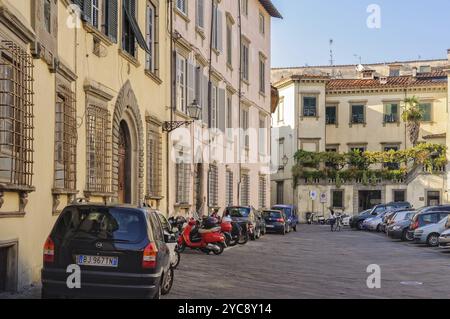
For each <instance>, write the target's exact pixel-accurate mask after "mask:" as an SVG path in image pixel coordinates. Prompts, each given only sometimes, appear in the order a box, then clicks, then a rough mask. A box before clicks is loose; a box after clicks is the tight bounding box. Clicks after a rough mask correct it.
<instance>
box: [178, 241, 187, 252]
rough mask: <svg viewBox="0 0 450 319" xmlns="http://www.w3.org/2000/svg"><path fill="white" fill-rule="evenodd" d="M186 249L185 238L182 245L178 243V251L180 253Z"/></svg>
mask: <svg viewBox="0 0 450 319" xmlns="http://www.w3.org/2000/svg"><path fill="white" fill-rule="evenodd" d="M185 250H186V243H185V242H184V240H183V242H182V243H181V245H177V251H178V252H179V253H183V252H184V251H185Z"/></svg>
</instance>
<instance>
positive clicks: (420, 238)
mask: <svg viewBox="0 0 450 319" xmlns="http://www.w3.org/2000/svg"><path fill="white" fill-rule="evenodd" d="M447 222H448V217H445V218H444V219H442V220H441V221H440V222H439V223H437V224H431V225H427V226H423V227H420V228H418V229H416V230H415V231H414V240H415V241H416V242H417V243H419V244H427V245H428V246H430V247H437V246H439V237H440V236H441V234H442V233H443V232H444V231H445V230H446V229H447Z"/></svg>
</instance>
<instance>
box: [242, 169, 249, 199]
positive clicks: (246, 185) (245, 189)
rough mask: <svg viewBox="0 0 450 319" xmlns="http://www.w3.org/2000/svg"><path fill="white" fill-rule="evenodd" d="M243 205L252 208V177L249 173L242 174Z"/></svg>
mask: <svg viewBox="0 0 450 319" xmlns="http://www.w3.org/2000/svg"><path fill="white" fill-rule="evenodd" d="M241 205H242V206H250V175H249V174H248V173H243V174H242V180H241Z"/></svg>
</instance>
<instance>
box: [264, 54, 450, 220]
mask: <svg viewBox="0 0 450 319" xmlns="http://www.w3.org/2000/svg"><path fill="white" fill-rule="evenodd" d="M447 67H448V61H447V60H433V61H408V62H395V63H384V64H374V65H365V66H353V67H352V69H351V70H350V67H349V66H342V70H341V66H334V67H332V68H331V67H305V68H292V69H276V70H274V71H273V73H274V78H275V80H276V82H275V84H274V85H275V86H276V87H277V88H278V90H279V94H280V102H279V105H278V108H277V111H276V113H275V114H274V116H273V118H272V127H273V129H272V143H273V147H272V152H273V156H274V157H277V158H278V162H279V163H280V166H279V171H278V172H277V173H275V174H273V175H272V176H271V178H272V182H271V183H272V195H271V198H272V203H282V202H286V203H292V202H294V203H295V204H298V205H299V210H300V212H302V213H306V212H314V213H316V214H317V215H322V214H325V215H327V214H328V208H329V207H332V208H334V209H336V210H338V211H345V212H347V213H357V212H360V211H362V210H364V209H367V207H370V206H372V205H374V204H377V203H381V202H390V201H402V200H407V201H409V202H411V203H412V204H413V205H414V206H415V207H421V206H424V205H429V204H436V203H448V202H449V198H448V187H447V173H446V172H445V171H444V170H443V171H442V172H439V173H435V174H429V173H427V172H425V171H422V170H421V169H420V168H416V169H414V171H412V172H410V174H408V176H407V178H406V179H405V180H398V181H395V182H393V181H387V180H383V181H377V183H369V185H368V184H367V183H363V182H362V181H360V182H357V181H356V182H354V183H345V184H344V185H342V186H339V187H337V186H336V181H334V180H329V179H326V180H324V179H320V180H300V181H299V186H298V187H297V188H294V187H293V179H292V171H291V169H292V166H293V165H294V160H293V156H294V154H295V153H296V151H297V150H305V151H310V152H325V151H326V152H340V153H346V152H349V151H351V150H361V151H366V150H367V151H387V150H402V149H406V148H410V147H411V146H412V145H411V142H410V140H409V138H408V135H407V129H406V124H405V123H404V122H403V121H402V119H401V114H402V107H403V104H404V103H403V101H404V100H405V98H407V97H412V96H416V97H418V99H419V101H420V107H421V108H422V110H423V112H424V118H423V121H422V123H421V131H420V137H419V142H430V143H436V144H443V145H450V144H449V143H448V122H449V113H448V79H447V73H446V72H445V68H447ZM289 70H290V71H289ZM283 159H284V161H283ZM311 193H312V194H317V197H315V198H314V196H311ZM313 198H314V199H313Z"/></svg>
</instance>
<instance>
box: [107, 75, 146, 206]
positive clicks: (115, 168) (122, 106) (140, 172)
mask: <svg viewBox="0 0 450 319" xmlns="http://www.w3.org/2000/svg"><path fill="white" fill-rule="evenodd" d="M126 112H128V115H130V116H131V117H132V120H133V121H134V123H133V124H134V125H135V127H136V128H135V129H136V142H137V146H136V148H137V162H136V165H137V167H136V168H137V169H136V170H137V176H136V177H137V184H138V185H137V189H136V191H137V195H136V196H135V199H137V200H138V203H134V204H141V203H143V200H144V125H143V122H142V117H141V112H140V110H139V105H138V103H137V99H136V95H135V94H134V91H133V89H132V87H131V83H130V81H127V82H126V83H125V84H124V86H123V87H122V89H121V90H120V92H119V95H118V96H117V101H116V105H115V108H114V115H113V122H112V190H113V192H114V194H115V195H114V196H115V199H116V200H117V194H118V190H119V189H118V183H119V137H120V123H121V121H122V120H124V119H125V116H124V115H125V113H126ZM130 116H128V117H130ZM130 129H131V128H130Z"/></svg>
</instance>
